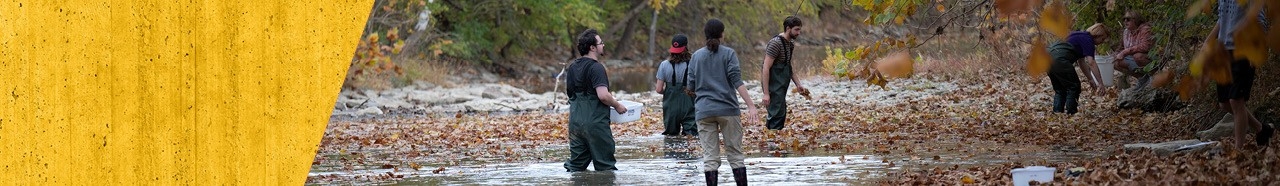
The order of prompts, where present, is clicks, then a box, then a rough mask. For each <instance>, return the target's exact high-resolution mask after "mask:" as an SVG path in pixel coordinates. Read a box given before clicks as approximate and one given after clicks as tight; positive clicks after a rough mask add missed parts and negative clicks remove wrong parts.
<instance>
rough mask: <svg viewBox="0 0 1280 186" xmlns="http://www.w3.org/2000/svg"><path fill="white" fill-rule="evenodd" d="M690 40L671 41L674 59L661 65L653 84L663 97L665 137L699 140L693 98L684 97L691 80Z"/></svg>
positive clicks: (681, 37) (689, 96) (672, 39)
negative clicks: (697, 138) (685, 137)
mask: <svg viewBox="0 0 1280 186" xmlns="http://www.w3.org/2000/svg"><path fill="white" fill-rule="evenodd" d="M688 45H689V38H688V37H686V36H685V35H684V34H677V35H676V36H675V37H674V38H671V49H668V50H667V51H668V52H670V53H671V56H670V57H669V58H667V60H665V61H662V64H660V65H658V72H657V74H656V75H655V76H656V77H657V80H656V81H654V82H653V84H654V85H655V86H654V91H655V92H658V93H659V94H662V122H663V123H664V125H663V126H665V128H664V130H663V131H662V135H666V136H681V135H685V136H697V135H698V128H697V127H695V126H694V120H693V113H694V112H693V96H691V95H688V94H685V92H684V87H685V82H684V81H685V79H689V59H690V58H691V57H692V56H693V54H691V53H690V52H689V50H687V49H686V46H688Z"/></svg>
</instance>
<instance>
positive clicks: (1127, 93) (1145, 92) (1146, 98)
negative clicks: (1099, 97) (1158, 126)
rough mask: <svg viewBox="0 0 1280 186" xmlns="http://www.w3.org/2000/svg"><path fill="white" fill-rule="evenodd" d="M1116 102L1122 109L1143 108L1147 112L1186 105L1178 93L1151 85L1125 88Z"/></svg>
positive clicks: (1174, 108)
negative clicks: (1179, 99)
mask: <svg viewBox="0 0 1280 186" xmlns="http://www.w3.org/2000/svg"><path fill="white" fill-rule="evenodd" d="M1116 104H1117V106H1118V107H1120V108H1121V109H1142V111H1146V112H1166V111H1173V110H1178V109H1182V108H1183V107H1186V104H1185V103H1182V102H1180V101H1178V93H1175V92H1173V91H1170V90H1168V89H1164V88H1151V87H1150V86H1146V87H1142V88H1129V89H1124V91H1121V92H1120V97H1119V98H1118V99H1117V100H1116Z"/></svg>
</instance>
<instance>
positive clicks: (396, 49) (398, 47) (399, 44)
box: [391, 40, 404, 54]
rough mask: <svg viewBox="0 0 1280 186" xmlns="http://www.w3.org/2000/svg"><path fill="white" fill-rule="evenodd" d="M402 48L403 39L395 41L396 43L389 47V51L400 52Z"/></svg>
mask: <svg viewBox="0 0 1280 186" xmlns="http://www.w3.org/2000/svg"><path fill="white" fill-rule="evenodd" d="M402 49H404V40H400V41H396V44H395V45H394V46H392V47H391V53H392V54H400V51H401V50H402Z"/></svg>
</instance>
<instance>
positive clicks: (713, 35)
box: [702, 19, 724, 53]
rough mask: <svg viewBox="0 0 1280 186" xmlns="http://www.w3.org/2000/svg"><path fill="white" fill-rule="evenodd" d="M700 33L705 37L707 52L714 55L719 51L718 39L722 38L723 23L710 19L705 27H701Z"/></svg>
mask: <svg viewBox="0 0 1280 186" xmlns="http://www.w3.org/2000/svg"><path fill="white" fill-rule="evenodd" d="M702 33H703V35H704V36H706V37H707V50H711V52H712V53H715V52H717V51H719V50H720V38H724V23H722V22H720V20H719V19H711V20H708V21H707V25H706V26H704V27H703V29H702Z"/></svg>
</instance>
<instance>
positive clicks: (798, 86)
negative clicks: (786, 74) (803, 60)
mask: <svg viewBox="0 0 1280 186" xmlns="http://www.w3.org/2000/svg"><path fill="white" fill-rule="evenodd" d="M791 84H796V89H800V90H804V86H803V85H800V78H796V73H791Z"/></svg>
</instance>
